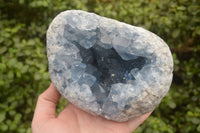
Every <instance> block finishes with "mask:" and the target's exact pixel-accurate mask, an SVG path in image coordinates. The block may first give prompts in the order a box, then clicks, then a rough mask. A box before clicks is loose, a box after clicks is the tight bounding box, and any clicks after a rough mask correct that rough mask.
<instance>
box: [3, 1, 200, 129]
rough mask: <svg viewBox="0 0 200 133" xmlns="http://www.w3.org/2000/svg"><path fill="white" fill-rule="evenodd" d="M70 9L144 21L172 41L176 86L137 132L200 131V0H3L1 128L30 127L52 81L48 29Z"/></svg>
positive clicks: (140, 23) (131, 20) (126, 20)
mask: <svg viewBox="0 0 200 133" xmlns="http://www.w3.org/2000/svg"><path fill="white" fill-rule="evenodd" d="M68 9H81V10H86V11H91V12H96V13H97V14H99V15H102V16H106V17H110V18H114V19H117V20H120V21H123V22H126V23H129V24H133V25H136V26H142V27H144V28H146V29H148V30H150V31H152V32H154V33H156V34H158V35H159V36H161V37H162V38H163V39H164V40H165V41H166V42H167V43H168V45H169V46H170V48H171V50H172V52H173V58H174V65H175V66H174V80H173V84H172V87H171V89H170V91H169V93H168V94H167V96H166V97H165V98H164V99H163V100H162V102H161V104H160V105H159V106H158V107H157V108H156V109H155V111H154V113H153V114H152V116H151V117H150V118H149V119H148V120H147V121H146V122H145V123H144V124H143V125H142V126H140V127H139V128H138V129H137V130H136V131H135V132H136V133H141V132H143V133H173V132H180V133H193V132H194V133H196V132H200V39H199V38H200V1H199V0H191V1H188V0H162V1H161V0H134V2H133V0H118V1H117V0H74V1H70V0H56V1H52V0H18V1H14V0H0V132H6V133H7V132H8V133H9V132H19V133H23V132H27V133H29V132H31V129H30V124H31V120H32V117H33V113H34V108H35V103H36V99H37V97H38V95H39V94H40V93H41V92H43V91H44V90H45V89H46V88H47V87H48V85H49V84H50V80H49V73H48V67H47V65H48V62H47V58H46V48H45V43H46V42H45V39H46V38H45V33H46V30H47V27H48V25H49V23H50V22H51V20H52V19H53V18H54V17H55V16H56V14H58V13H59V12H61V11H64V10H68ZM65 104H66V101H65V100H64V99H62V100H61V101H60V102H59V104H58V107H59V109H58V111H57V112H60V111H61V110H62V108H63V107H64V105H65Z"/></svg>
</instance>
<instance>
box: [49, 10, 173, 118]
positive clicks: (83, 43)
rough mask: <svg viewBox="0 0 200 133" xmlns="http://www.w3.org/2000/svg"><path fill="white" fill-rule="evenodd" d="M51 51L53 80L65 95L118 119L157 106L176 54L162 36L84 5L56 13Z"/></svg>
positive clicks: (83, 106) (92, 110) (168, 82)
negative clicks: (96, 12)
mask: <svg viewBox="0 0 200 133" xmlns="http://www.w3.org/2000/svg"><path fill="white" fill-rule="evenodd" d="M47 55H48V61H49V72H50V78H51V81H52V82H53V84H54V85H55V87H56V88H57V89H58V91H59V92H60V93H61V94H62V95H63V96H64V97H65V98H67V99H68V100H69V101H70V102H71V103H73V104H74V105H76V106H77V107H79V108H81V109H82V110H85V111H87V112H89V113H91V114H94V115H100V116H102V117H104V118H107V119H110V120H114V121H127V120H129V119H131V118H134V117H137V116H140V115H142V114H145V113H147V112H150V111H152V110H153V109H154V108H155V107H156V106H157V105H158V104H159V103H160V102H161V99H162V98H163V97H164V96H165V95H166V93H167V92H168V90H169V87H170V85H171V81H172V75H173V74H172V72H173V59H172V55H171V52H170V50H169V47H168V46H167V44H166V43H165V42H164V41H163V40H162V39H161V38H160V37H158V36H157V35H155V34H154V33H152V32H150V31H147V30H145V29H143V28H141V27H136V26H132V25H129V24H125V23H122V22H119V21H116V20H113V19H109V18H105V17H101V16H99V15H96V14H94V13H88V12H85V11H80V10H69V11H64V12H62V13H60V14H59V15H57V16H56V18H55V19H54V20H53V21H52V23H51V24H50V26H49V28H48V31H47Z"/></svg>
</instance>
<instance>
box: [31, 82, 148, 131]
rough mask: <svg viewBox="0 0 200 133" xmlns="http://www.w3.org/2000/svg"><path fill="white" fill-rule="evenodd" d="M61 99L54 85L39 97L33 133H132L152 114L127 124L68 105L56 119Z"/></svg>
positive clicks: (33, 122)
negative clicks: (57, 105) (56, 111)
mask: <svg viewBox="0 0 200 133" xmlns="http://www.w3.org/2000/svg"><path fill="white" fill-rule="evenodd" d="M59 98H60V94H59V92H58V91H57V89H56V88H55V87H54V85H53V84H51V85H50V86H49V88H48V89H47V90H46V91H45V92H43V93H42V94H41V95H40V96H39V98H38V101H37V105H36V109H35V113H34V116H33V121H32V125H31V126H32V132H33V133H131V132H133V131H134V130H135V129H136V128H137V127H138V126H139V125H140V124H141V123H142V122H143V121H144V120H145V119H147V117H148V116H149V115H150V114H151V113H147V114H144V115H142V116H140V117H137V118H134V119H132V120H129V121H127V122H114V121H110V120H106V119H104V118H102V117H100V116H93V115H91V114H89V113H87V112H84V111H82V110H80V109H79V108H77V107H75V106H74V105H72V104H71V103H68V104H67V106H66V107H65V109H64V110H63V111H62V112H61V113H60V114H59V115H58V116H57V117H56V116H55V110H56V103H57V102H58V100H59Z"/></svg>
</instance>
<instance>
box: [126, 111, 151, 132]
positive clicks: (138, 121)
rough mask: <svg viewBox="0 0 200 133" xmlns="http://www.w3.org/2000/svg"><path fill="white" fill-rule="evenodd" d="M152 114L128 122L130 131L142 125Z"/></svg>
mask: <svg viewBox="0 0 200 133" xmlns="http://www.w3.org/2000/svg"><path fill="white" fill-rule="evenodd" d="M151 113H152V112H149V113H147V114H144V115H142V116H139V117H136V118H134V119H132V120H130V121H128V126H129V129H130V131H134V130H135V129H136V128H137V127H138V126H139V125H140V124H142V123H143V122H144V121H145V120H146V119H147V118H148V117H149V115H150V114H151Z"/></svg>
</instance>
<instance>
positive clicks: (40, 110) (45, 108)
mask: <svg viewBox="0 0 200 133" xmlns="http://www.w3.org/2000/svg"><path fill="white" fill-rule="evenodd" d="M59 99H60V94H59V92H58V91H57V89H56V88H55V86H54V85H53V84H52V83H51V85H50V86H49V88H48V89H47V90H46V91H45V92H43V93H42V94H41V95H40V96H39V98H38V101H37V105H36V109H35V113H34V117H33V122H36V121H37V122H40V121H44V120H48V119H50V118H55V110H56V103H57V102H58V100H59Z"/></svg>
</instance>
